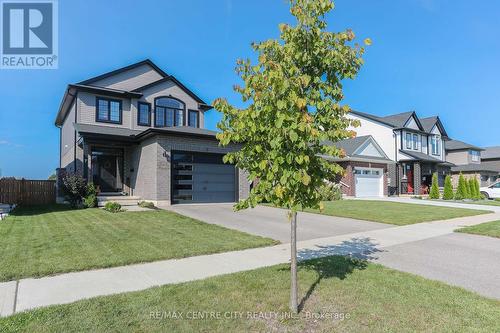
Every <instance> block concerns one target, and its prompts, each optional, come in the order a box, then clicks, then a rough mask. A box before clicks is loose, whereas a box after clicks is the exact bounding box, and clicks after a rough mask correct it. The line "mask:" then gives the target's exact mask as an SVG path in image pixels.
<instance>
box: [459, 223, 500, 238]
mask: <svg viewBox="0 0 500 333" xmlns="http://www.w3.org/2000/svg"><path fill="white" fill-rule="evenodd" d="M455 231H456V232H463V233H467V234H475V235H483V236H490V237H497V238H500V221H493V222H486V223H481V224H478V225H474V226H470V227H465V228H461V229H458V230H455Z"/></svg>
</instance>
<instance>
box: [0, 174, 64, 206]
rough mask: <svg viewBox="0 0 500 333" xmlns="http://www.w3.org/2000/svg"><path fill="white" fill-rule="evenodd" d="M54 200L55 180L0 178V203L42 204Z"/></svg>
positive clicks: (53, 201)
mask: <svg viewBox="0 0 500 333" xmlns="http://www.w3.org/2000/svg"><path fill="white" fill-rule="evenodd" d="M55 202H56V181H55V180H26V179H0V203H4V204H17V205H43V204H51V203H55Z"/></svg>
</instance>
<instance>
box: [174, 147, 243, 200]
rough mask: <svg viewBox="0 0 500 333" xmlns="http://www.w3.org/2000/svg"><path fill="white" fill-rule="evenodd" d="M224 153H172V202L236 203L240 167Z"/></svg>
mask: <svg viewBox="0 0 500 333" xmlns="http://www.w3.org/2000/svg"><path fill="white" fill-rule="evenodd" d="M222 156H223V155H221V154H208V153H195V152H172V160H171V163H172V164H171V167H172V178H171V187H172V188H171V198H172V203H173V204H177V203H216V202H234V201H236V188H237V181H236V180H237V178H236V168H235V167H234V165H229V164H224V163H223V161H222Z"/></svg>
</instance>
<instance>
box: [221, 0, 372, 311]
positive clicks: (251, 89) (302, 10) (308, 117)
mask: <svg viewBox="0 0 500 333" xmlns="http://www.w3.org/2000/svg"><path fill="white" fill-rule="evenodd" d="M290 4H291V10H290V12H291V14H292V15H293V16H294V17H295V18H296V23H295V25H293V26H292V25H288V24H280V26H279V29H280V32H281V34H280V39H279V40H275V39H270V40H267V41H264V42H260V43H254V44H252V48H253V49H254V50H255V51H256V52H257V53H258V63H257V64H252V63H251V61H250V60H238V62H237V67H236V71H237V73H238V74H239V75H240V77H241V78H242V80H243V83H244V84H243V86H235V87H234V89H235V91H236V92H238V93H240V94H241V96H242V99H243V101H244V102H247V106H246V107H244V108H238V107H235V106H232V105H230V104H229V103H228V102H227V101H226V100H225V99H222V98H220V99H217V100H216V101H215V102H214V106H215V108H216V109H217V110H219V111H221V112H222V114H223V118H222V120H221V122H220V123H219V124H218V127H219V129H220V130H221V132H220V133H219V134H218V135H217V137H218V139H219V141H220V143H221V144H222V145H228V144H230V143H236V144H239V145H241V149H240V150H239V151H237V152H234V153H230V154H227V155H226V156H225V157H224V160H225V162H229V163H235V164H236V166H237V167H239V168H241V169H243V170H246V171H247V172H248V174H249V179H250V180H251V181H255V180H257V179H258V182H255V183H254V184H255V186H254V187H253V188H252V190H251V191H250V195H249V197H248V198H247V199H245V200H242V201H240V202H239V203H237V204H236V205H235V209H238V210H239V209H245V208H249V207H254V206H256V205H257V204H259V203H260V202H270V203H272V204H274V205H277V206H280V207H285V208H287V209H288V210H289V214H288V216H289V220H290V222H291V274H292V277H291V309H292V311H294V312H297V311H298V303H297V253H296V228H297V225H296V221H297V210H300V209H303V208H320V209H322V205H321V196H320V191H319V189H320V188H321V186H322V185H323V184H324V182H325V181H331V182H334V181H336V179H337V178H336V176H337V175H338V174H341V173H343V172H344V170H343V168H342V167H340V166H339V165H338V164H336V163H331V162H327V161H326V160H325V159H323V158H321V156H325V155H326V156H333V157H343V155H344V154H343V152H342V151H341V150H340V149H338V148H336V147H335V146H328V145H323V144H322V143H323V142H324V141H333V142H335V141H338V140H342V139H345V138H349V137H353V136H355V132H353V131H349V130H348V127H349V126H351V125H353V126H356V125H357V123H356V122H354V121H353V120H351V119H349V118H348V117H346V115H347V113H348V112H349V107H348V106H347V105H340V102H341V101H342V99H343V98H344V95H343V92H342V80H344V79H354V78H355V76H356V75H357V73H358V71H359V69H360V67H361V65H362V63H363V60H362V58H361V56H362V54H363V52H364V48H363V47H362V46H360V45H358V44H355V43H354V42H353V40H354V38H355V36H354V33H353V32H352V31H350V30H346V31H343V32H338V33H334V32H329V31H326V27H327V24H326V21H325V19H324V15H325V14H326V13H328V12H329V11H330V10H331V9H333V7H334V5H333V2H332V1H331V0H314V1H313V0H290ZM365 44H370V40H369V39H365Z"/></svg>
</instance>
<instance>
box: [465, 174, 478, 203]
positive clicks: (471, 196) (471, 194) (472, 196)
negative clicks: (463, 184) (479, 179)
mask: <svg viewBox="0 0 500 333" xmlns="http://www.w3.org/2000/svg"><path fill="white" fill-rule="evenodd" d="M467 185H468V186H469V188H468V190H469V199H473V200H475V199H476V186H475V185H474V179H473V178H469V180H468V181H467Z"/></svg>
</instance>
